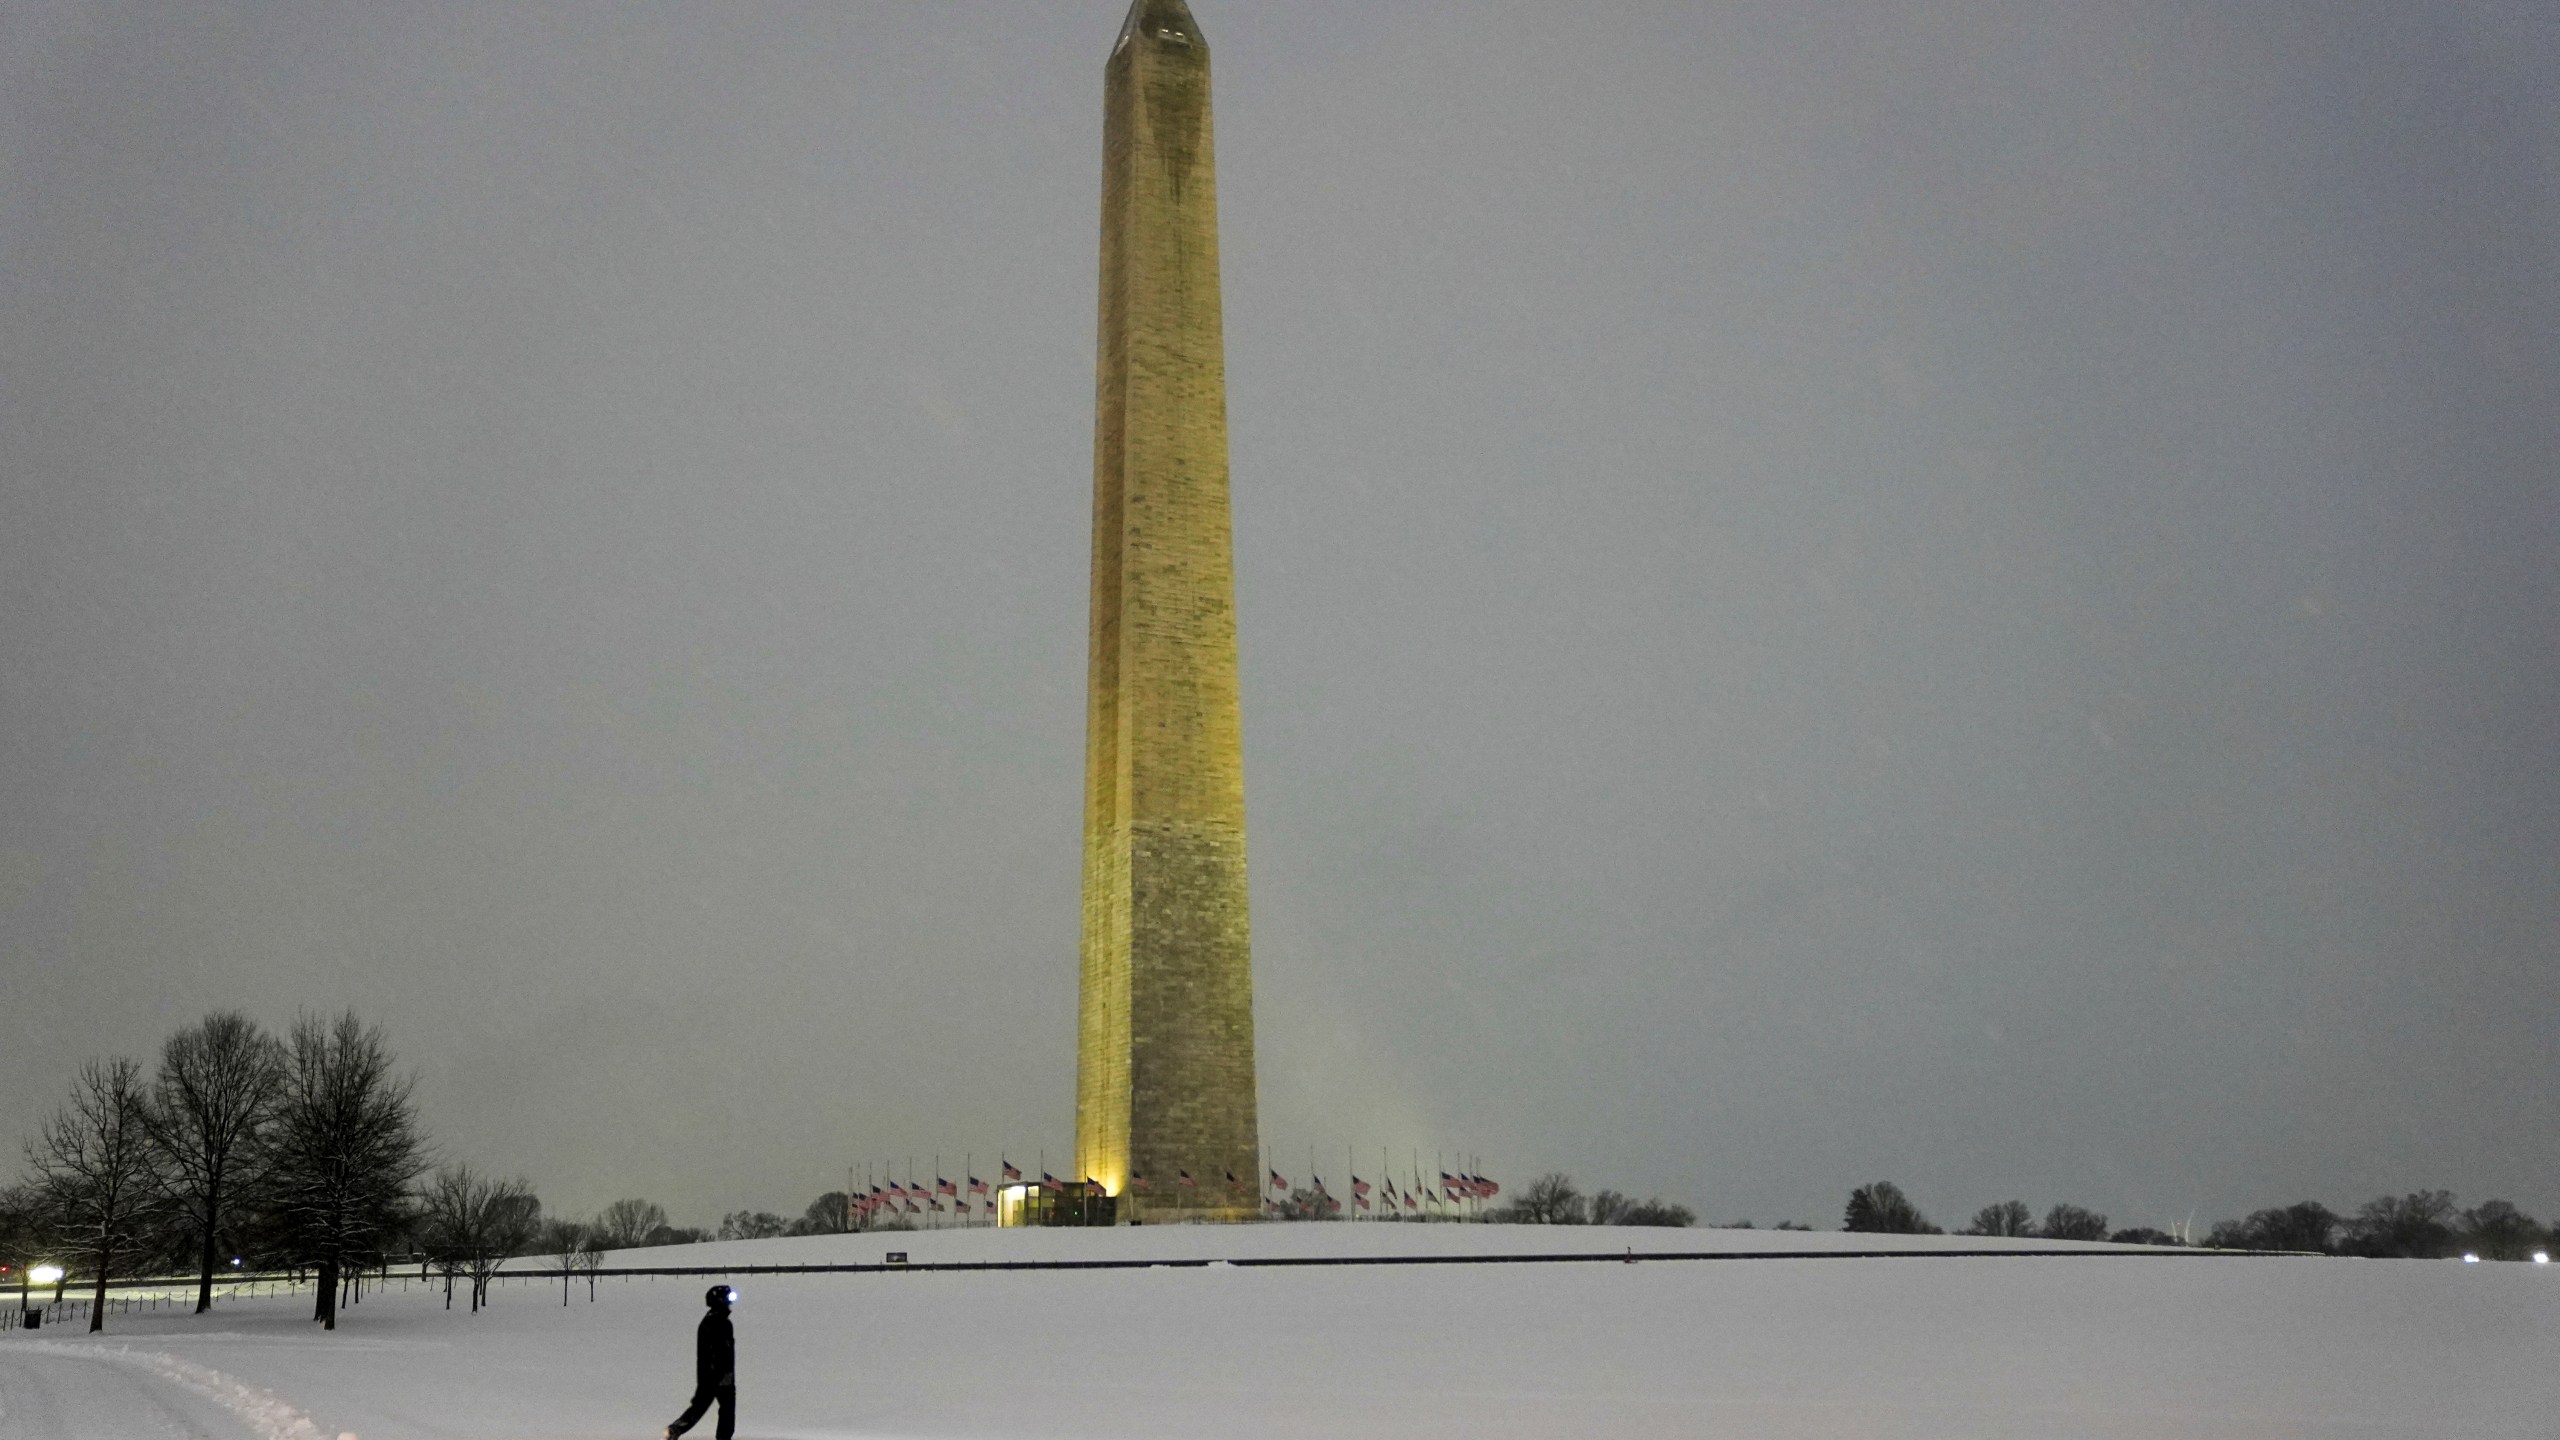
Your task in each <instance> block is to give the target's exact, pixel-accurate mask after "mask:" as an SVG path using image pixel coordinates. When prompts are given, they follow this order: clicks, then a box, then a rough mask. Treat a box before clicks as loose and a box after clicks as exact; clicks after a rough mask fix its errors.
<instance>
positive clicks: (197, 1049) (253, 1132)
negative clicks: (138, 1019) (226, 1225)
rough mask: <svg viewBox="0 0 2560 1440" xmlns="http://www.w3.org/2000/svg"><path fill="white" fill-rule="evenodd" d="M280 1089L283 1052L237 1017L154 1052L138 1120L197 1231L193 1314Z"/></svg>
mask: <svg viewBox="0 0 2560 1440" xmlns="http://www.w3.org/2000/svg"><path fill="white" fill-rule="evenodd" d="M283 1088H284V1047H283V1046H281V1045H279V1044H277V1043H276V1041H275V1039H274V1037H272V1036H270V1035H268V1034H267V1033H266V1032H265V1031H263V1030H260V1029H259V1028H258V1025H257V1022H256V1021H253V1020H251V1019H250V1018H249V1017H247V1016H246V1015H242V1014H240V1013H238V1012H237V1011H231V1010H225V1011H219V1012H216V1013H215V1014H211V1015H207V1016H206V1017H204V1019H202V1020H200V1021H198V1022H196V1023H195V1024H194V1025H192V1026H190V1027H188V1028H187V1029H184V1030H181V1031H179V1032H178V1033H177V1034H175V1035H172V1036H170V1037H169V1038H168V1040H167V1041H166V1042H165V1043H163V1044H162V1045H161V1047H160V1076H159V1083H158V1084H157V1085H156V1086H155V1087H154V1089H153V1091H152V1095H151V1104H150V1106H149V1108H148V1109H146V1110H145V1111H144V1112H143V1113H144V1118H145V1120H146V1121H147V1122H148V1124H149V1125H150V1129H151V1138H152V1141H153V1143H155V1144H156V1145H158V1146H159V1148H160V1155H161V1158H162V1159H163V1160H164V1161H165V1162H166V1164H167V1167H168V1173H169V1179H170V1191H171V1194H172V1196H173V1198H174V1199H175V1200H176V1201H177V1202H178V1203H179V1204H180V1205H181V1206H183V1207H184V1209H185V1212H186V1216H187V1220H188V1223H189V1224H190V1225H191V1226H192V1227H193V1228H194V1230H195V1241H196V1244H195V1251H196V1313H197V1314H199V1315H201V1314H203V1313H204V1312H205V1311H207V1310H210V1309H212V1308H213V1270H214V1264H215V1261H216V1258H217V1254H216V1247H217V1245H218V1243H219V1239H220V1234H221V1230H222V1222H223V1218H224V1211H223V1206H224V1205H225V1204H226V1203H227V1202H231V1201H234V1200H236V1198H237V1192H238V1191H239V1189H240V1182H241V1181H242V1180H243V1179H245V1178H247V1177H245V1176H244V1175H243V1173H242V1172H243V1171H244V1170H246V1169H247V1168H248V1167H249V1165H250V1163H251V1161H252V1160H253V1158H254V1157H255V1155H256V1154H257V1145H258V1140H259V1138H260V1132H261V1131H262V1130H263V1129H264V1128H265V1127H266V1124H267V1122H268V1120H269V1119H270V1118H271V1117H272V1116H273V1115H274V1113H275V1105H276V1098H277V1096H278V1095H279V1094H281V1093H282V1091H283Z"/></svg>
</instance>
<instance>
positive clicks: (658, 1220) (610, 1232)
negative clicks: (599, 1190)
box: [596, 1200, 667, 1250]
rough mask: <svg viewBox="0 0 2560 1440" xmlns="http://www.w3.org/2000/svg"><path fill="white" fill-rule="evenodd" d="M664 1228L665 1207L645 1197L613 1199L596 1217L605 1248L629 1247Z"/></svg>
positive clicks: (640, 1242)
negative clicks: (640, 1198)
mask: <svg viewBox="0 0 2560 1440" xmlns="http://www.w3.org/2000/svg"><path fill="white" fill-rule="evenodd" d="M665 1228H667V1212H666V1210H665V1209H664V1208H663V1207H661V1206H659V1205H656V1204H654V1203H652V1202H650V1201H647V1200H616V1201H614V1202H613V1203H612V1204H610V1205H607V1206H606V1207H604V1213H603V1214H601V1215H598V1216H597V1217H596V1235H597V1237H598V1238H600V1239H602V1240H603V1241H604V1247H605V1248H606V1249H608V1250H630V1249H633V1248H636V1247H638V1246H641V1245H644V1244H647V1243H648V1240H649V1236H650V1234H651V1233H652V1232H654V1231H658V1230H663V1229H665Z"/></svg>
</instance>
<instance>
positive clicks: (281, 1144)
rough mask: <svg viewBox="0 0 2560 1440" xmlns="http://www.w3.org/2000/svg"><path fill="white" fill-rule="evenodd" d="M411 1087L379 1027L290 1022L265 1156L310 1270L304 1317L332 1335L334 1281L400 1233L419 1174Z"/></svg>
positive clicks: (281, 1208)
mask: <svg viewBox="0 0 2560 1440" xmlns="http://www.w3.org/2000/svg"><path fill="white" fill-rule="evenodd" d="M410 1088H411V1082H410V1081H409V1080H408V1079H407V1078H406V1077H404V1076H400V1075H395V1074H394V1073H392V1068H391V1048H390V1046H389V1045H388V1044H387V1043H386V1042H385V1041H384V1039H383V1035H382V1031H381V1030H380V1029H379V1028H378V1027H372V1026H367V1025H366V1024H364V1023H363V1022H362V1021H360V1020H358V1019H357V1018H356V1016H355V1012H354V1011H348V1012H347V1013H346V1014H343V1015H341V1016H339V1017H338V1018H336V1019H335V1020H323V1019H321V1018H320V1017H319V1016H316V1015H305V1016H303V1017H302V1018H301V1019H299V1020H297V1021H295V1022H294V1026H293V1043H292V1051H291V1056H290V1059H289V1061H288V1063H287V1065H286V1068H285V1083H284V1091H283V1095H282V1098H281V1100H280V1102H279V1103H278V1105H277V1108H276V1122H275V1131H274V1141H273V1145H272V1147H271V1149H270V1157H271V1160H272V1163H273V1170H272V1184H273V1187H274V1196H275V1205H276V1208H277V1212H278V1215H279V1218H281V1219H282V1220H283V1221H284V1222H285V1226H286V1229H287V1233H288V1234H289V1236H290V1238H291V1243H292V1244H293V1247H294V1249H295V1251H296V1253H297V1254H298V1255H299V1256H300V1257H301V1258H302V1259H304V1260H307V1261H309V1262H310V1263H311V1264H312V1265H313V1266H314V1267H315V1268H317V1270H318V1271H319V1280H320V1285H319V1290H320V1294H319V1304H318V1306H317V1307H316V1310H315V1313H314V1314H313V1316H312V1318H313V1319H316V1320H318V1321H320V1322H321V1323H322V1325H323V1327H324V1328H326V1329H330V1330H335V1329H337V1328H338V1283H339V1280H340V1278H341V1276H342V1275H343V1274H344V1273H345V1270H346V1267H347V1266H348V1265H349V1264H350V1263H353V1262H358V1261H361V1260H364V1259H366V1258H369V1257H370V1256H372V1255H373V1254H374V1253H375V1252H376V1251H377V1250H378V1249H379V1247H380V1246H381V1245H382V1244H383V1243H384V1242H385V1241H386V1240H387V1239H388V1238H389V1237H390V1236H391V1235H392V1234H393V1233H394V1232H396V1231H397V1230H398V1229H399V1226H400V1224H401V1222H402V1219H403V1218H404V1217H403V1201H404V1199H405V1197H406V1195H407V1192H408V1188H409V1182H410V1181H412V1180H414V1179H416V1178H417V1176H418V1172H419V1171H420V1170H422V1169H424V1168H425V1164H424V1160H423V1151H424V1145H423V1143H422V1142H421V1140H420V1139H419V1136H418V1124H417V1116H416V1112H415V1111H414V1110H413V1109H412V1107H411V1105H410V1103H409V1093H410Z"/></svg>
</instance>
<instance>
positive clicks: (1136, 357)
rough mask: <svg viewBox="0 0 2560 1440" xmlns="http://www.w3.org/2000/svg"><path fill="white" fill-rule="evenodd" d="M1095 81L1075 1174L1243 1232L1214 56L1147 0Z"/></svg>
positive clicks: (1249, 1010)
mask: <svg viewBox="0 0 2560 1440" xmlns="http://www.w3.org/2000/svg"><path fill="white" fill-rule="evenodd" d="M1103 75H1104V105H1105V111H1104V120H1103V141H1102V305H1101V312H1102V313H1101V322H1102V323H1101V340H1100V344H1099V347H1098V351H1099V353H1098V356H1097V359H1096V364H1095V371H1096V375H1095V386H1094V390H1095V396H1094V412H1095V413H1094V444H1093V650H1092V670H1091V689H1090V693H1089V698H1088V700H1087V710H1086V722H1085V723H1086V732H1085V812H1084V813H1085V821H1084V942H1083V947H1082V961H1083V998H1082V1003H1081V1006H1080V1014H1079V1019H1080V1026H1079V1032H1078V1043H1077V1050H1076V1165H1077V1168H1078V1170H1079V1171H1080V1172H1081V1173H1082V1175H1083V1176H1084V1177H1087V1178H1090V1179H1093V1180H1096V1181H1099V1182H1100V1183H1101V1184H1102V1186H1103V1187H1104V1188H1105V1189H1107V1190H1108V1191H1110V1192H1111V1193H1112V1194H1114V1195H1116V1196H1119V1197H1120V1200H1119V1202H1118V1204H1119V1214H1120V1218H1122V1219H1124V1220H1126V1219H1130V1218H1145V1219H1151V1220H1158V1221H1161V1220H1180V1219H1246V1218H1250V1217H1252V1216H1254V1215H1256V1214H1258V1213H1259V1210H1260V1199H1261V1174H1260V1170H1259V1154H1258V1151H1257V1149H1256V1144H1257V1139H1256V1132H1255V1125H1254V1073H1253V955H1252V946H1251V942H1250V938H1249V927H1248V925H1247V923H1246V914H1245V879H1244V874H1245V871H1244V770H1243V753H1242V752H1243V735H1242V728H1241V722H1240V720H1239V718H1238V714H1237V697H1236V621H1235V573H1234V565H1233V560H1232V557H1231V546H1230V541H1229V527H1228V520H1227V387H1226V353H1225V339H1224V336H1223V334H1222V331H1221V327H1220V323H1219V314H1218V190H1217V176H1216V169H1215V166H1214V165H1213V163H1212V160H1211V149H1210V130H1209V47H1208V44H1207V43H1206V42H1205V41H1204V40H1202V38H1201V36H1200V27H1199V26H1198V24H1196V23H1195V22H1194V21H1193V20H1192V18H1191V11H1190V9H1189V7H1188V6H1186V5H1184V4H1183V3H1182V0H1137V3H1136V4H1134V5H1133V6H1131V7H1130V10H1129V19H1128V22H1127V23H1126V24H1124V25H1123V26H1122V27H1121V29H1120V39H1119V42H1118V44H1117V45H1115V46H1114V47H1113V49H1112V52H1111V59H1110V62H1109V64H1108V65H1107V66H1106V67H1105V68H1104V71H1103ZM1186 1176H1187V1177H1188V1180H1187V1182H1186V1179H1185V1177H1186ZM1230 1176H1233V1177H1235V1178H1234V1179H1233V1180H1232V1181H1231V1180H1230V1178H1229V1177H1230Z"/></svg>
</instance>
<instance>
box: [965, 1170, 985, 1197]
mask: <svg viewBox="0 0 2560 1440" xmlns="http://www.w3.org/2000/svg"><path fill="white" fill-rule="evenodd" d="M969 1193H970V1194H972V1195H984V1194H986V1193H987V1182H986V1181H984V1180H981V1179H979V1178H978V1177H977V1176H975V1175H972V1176H970V1177H969Z"/></svg>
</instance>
